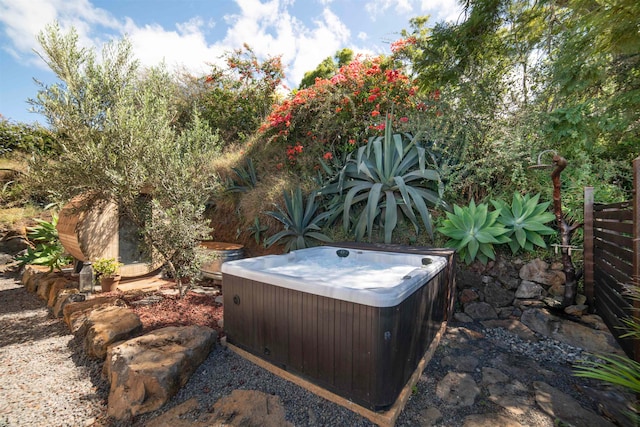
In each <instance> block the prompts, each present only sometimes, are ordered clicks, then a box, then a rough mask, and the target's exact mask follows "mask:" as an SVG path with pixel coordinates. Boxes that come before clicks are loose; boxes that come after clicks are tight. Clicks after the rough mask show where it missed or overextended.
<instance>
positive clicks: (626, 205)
mask: <svg viewBox="0 0 640 427" xmlns="http://www.w3.org/2000/svg"><path fill="white" fill-rule="evenodd" d="M630 206H631V201H630V200H626V201H624V202H619V203H609V204H606V205H604V204H600V203H596V204H594V205H593V210H594V211H604V210H607V209H627V208H629V207H630Z"/></svg>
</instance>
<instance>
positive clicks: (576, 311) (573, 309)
mask: <svg viewBox="0 0 640 427" xmlns="http://www.w3.org/2000/svg"><path fill="white" fill-rule="evenodd" d="M588 309H589V307H588V306H586V305H570V306H569V307H565V308H564V312H565V313H567V314H568V315H569V316H577V317H580V316H582V315H583V314H586V312H587V310H588Z"/></svg>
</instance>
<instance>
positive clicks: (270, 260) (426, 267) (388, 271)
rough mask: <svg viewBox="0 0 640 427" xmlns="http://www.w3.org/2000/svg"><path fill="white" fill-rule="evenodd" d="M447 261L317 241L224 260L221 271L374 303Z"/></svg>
mask: <svg viewBox="0 0 640 427" xmlns="http://www.w3.org/2000/svg"><path fill="white" fill-rule="evenodd" d="M339 251H340V255H343V257H341V256H339V255H338V252H339ZM345 251H346V252H345ZM344 255H346V256H344ZM446 264H447V259H446V258H444V257H440V256H431V255H419V254H405V253H398V252H382V251H368V250H359V249H344V248H338V247H335V246H319V247H315V248H308V249H300V250H297V251H293V252H291V253H288V254H284V255H266V256H261V257H255V258H245V259H241V260H236V261H227V262H225V263H224V264H222V273H223V275H224V274H229V275H233V276H238V277H244V278H247V279H250V280H254V281H257V282H262V283H268V284H271V285H274V286H280V287H284V288H287V289H292V290H296V291H301V292H307V293H310V294H314V295H320V296H325V297H328V298H334V299H338V300H342V301H349V302H353V303H357V304H363V305H368V306H372V307H394V306H396V305H398V304H400V303H401V302H402V301H404V300H405V299H406V298H407V297H409V296H410V295H411V294H412V293H413V292H414V291H416V290H417V289H418V288H420V287H421V286H422V285H424V284H425V283H427V282H428V281H429V280H431V279H432V278H433V277H434V276H435V275H436V274H438V273H439V272H440V271H441V270H442V269H443V268H445V267H446ZM223 280H224V276H223Z"/></svg>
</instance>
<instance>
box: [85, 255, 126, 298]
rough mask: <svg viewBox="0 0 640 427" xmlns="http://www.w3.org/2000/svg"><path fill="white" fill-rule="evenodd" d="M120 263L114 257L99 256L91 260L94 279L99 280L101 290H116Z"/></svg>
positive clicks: (118, 281)
mask: <svg viewBox="0 0 640 427" xmlns="http://www.w3.org/2000/svg"><path fill="white" fill-rule="evenodd" d="M122 265H123V264H122V263H120V262H118V261H117V260H116V259H115V258H99V259H97V260H95V261H93V263H92V266H93V271H94V273H95V274H96V280H99V281H100V288H101V289H102V292H112V291H115V290H116V287H117V286H118V283H120V279H121V277H122V276H120V275H119V274H118V269H119V268H120V267H122Z"/></svg>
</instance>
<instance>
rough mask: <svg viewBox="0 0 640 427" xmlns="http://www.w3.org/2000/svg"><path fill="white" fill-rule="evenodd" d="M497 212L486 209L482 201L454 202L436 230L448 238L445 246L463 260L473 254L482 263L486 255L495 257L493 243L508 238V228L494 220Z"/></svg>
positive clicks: (507, 239) (470, 258)
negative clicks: (451, 209) (465, 203)
mask: <svg viewBox="0 0 640 427" xmlns="http://www.w3.org/2000/svg"><path fill="white" fill-rule="evenodd" d="M499 215H500V210H495V211H492V212H489V207H488V205H487V204H486V203H481V204H479V205H478V206H476V203H475V202H474V201H473V200H472V201H471V203H470V204H469V206H467V207H460V206H458V205H454V206H453V213H451V212H447V219H446V220H444V222H443V225H442V227H438V231H440V232H441V233H442V234H444V235H445V236H447V237H449V238H450V240H449V241H448V242H447V246H448V247H450V248H455V249H456V251H457V252H458V255H459V256H460V258H461V259H463V260H464V261H465V262H466V263H467V264H471V263H472V262H473V260H475V259H476V257H477V258H478V259H479V260H480V261H481V262H482V263H484V264H486V263H487V262H488V261H489V258H491V259H495V258H496V255H495V250H494V248H493V244H494V243H496V244H499V243H507V242H508V241H509V238H508V237H507V233H508V232H509V230H507V229H506V228H505V227H504V225H502V224H500V223H499V222H497V219H498V216H499Z"/></svg>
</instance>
